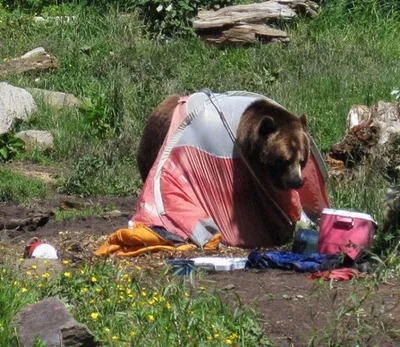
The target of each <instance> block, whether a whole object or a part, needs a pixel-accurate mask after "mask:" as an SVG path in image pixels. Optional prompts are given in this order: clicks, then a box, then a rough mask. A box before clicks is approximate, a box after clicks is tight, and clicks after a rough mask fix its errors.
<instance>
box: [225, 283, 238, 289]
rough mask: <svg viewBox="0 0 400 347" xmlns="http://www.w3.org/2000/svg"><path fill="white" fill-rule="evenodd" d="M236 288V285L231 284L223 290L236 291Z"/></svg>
mask: <svg viewBox="0 0 400 347" xmlns="http://www.w3.org/2000/svg"><path fill="white" fill-rule="evenodd" d="M234 288H236V287H235V285H234V284H233V283H230V284H228V285H226V286H225V287H223V288H222V289H224V290H231V289H234Z"/></svg>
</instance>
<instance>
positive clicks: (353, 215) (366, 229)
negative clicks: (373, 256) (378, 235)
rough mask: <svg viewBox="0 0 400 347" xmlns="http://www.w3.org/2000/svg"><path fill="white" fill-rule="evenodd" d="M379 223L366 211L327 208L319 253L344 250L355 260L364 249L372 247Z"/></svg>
mask: <svg viewBox="0 0 400 347" xmlns="http://www.w3.org/2000/svg"><path fill="white" fill-rule="evenodd" d="M376 228H377V224H376V222H375V221H374V219H373V218H372V216H370V215H369V214H366V213H361V212H352V211H345V210H334V209H328V208H325V209H323V211H322V217H321V225H320V231H319V238H318V253H321V254H336V253H338V252H342V253H345V254H347V255H348V256H349V257H350V258H352V259H353V260H354V259H355V258H356V257H357V255H358V253H360V251H361V250H362V249H370V248H371V246H372V238H373V235H374V232H375V230H376Z"/></svg>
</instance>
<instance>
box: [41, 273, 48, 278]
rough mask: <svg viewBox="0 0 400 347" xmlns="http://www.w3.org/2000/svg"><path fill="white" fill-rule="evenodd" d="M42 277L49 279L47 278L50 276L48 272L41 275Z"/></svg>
mask: <svg viewBox="0 0 400 347" xmlns="http://www.w3.org/2000/svg"><path fill="white" fill-rule="evenodd" d="M42 277H43V278H49V277H50V274H49V273H48V272H45V273H44V274H42Z"/></svg>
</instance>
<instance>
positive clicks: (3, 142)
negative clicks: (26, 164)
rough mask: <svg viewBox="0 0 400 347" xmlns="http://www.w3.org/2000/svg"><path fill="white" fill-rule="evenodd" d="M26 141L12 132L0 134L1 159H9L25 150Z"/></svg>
mask: <svg viewBox="0 0 400 347" xmlns="http://www.w3.org/2000/svg"><path fill="white" fill-rule="evenodd" d="M24 147H25V144H24V141H22V140H21V139H20V138H18V137H16V136H15V134H13V133H11V132H6V133H3V134H1V135H0V161H3V162H4V161H8V160H11V159H12V158H14V157H15V156H16V155H18V154H19V153H21V152H23V151H24Z"/></svg>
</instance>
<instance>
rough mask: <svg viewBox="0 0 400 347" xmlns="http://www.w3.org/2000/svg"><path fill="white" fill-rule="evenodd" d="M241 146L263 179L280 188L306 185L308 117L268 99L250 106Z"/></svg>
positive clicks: (241, 125) (239, 138) (240, 135)
mask: <svg viewBox="0 0 400 347" xmlns="http://www.w3.org/2000/svg"><path fill="white" fill-rule="evenodd" d="M237 141H238V145H239V147H240V148H241V150H242V153H243V155H244V156H245V157H246V158H247V160H248V161H249V164H250V165H251V166H252V168H253V169H254V170H255V172H256V174H257V175H258V176H259V178H261V179H262V178H263V177H265V178H268V179H270V180H271V181H272V184H273V185H274V186H275V187H276V188H278V189H280V190H289V189H298V188H301V187H302V186H303V185H304V181H303V178H302V170H303V168H304V167H305V165H306V163H307V160H308V157H309V152H310V139H309V137H308V134H307V116H306V115H305V114H303V115H302V116H301V117H296V116H295V115H293V114H291V113H290V112H288V111H287V110H285V109H284V108H282V107H280V106H279V105H277V104H274V103H272V102H269V101H268V100H263V99H262V100H257V101H255V102H253V103H252V104H251V105H249V106H248V107H247V109H246V110H245V112H244V113H243V115H242V117H241V121H240V123H239V127H238V133H237Z"/></svg>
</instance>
